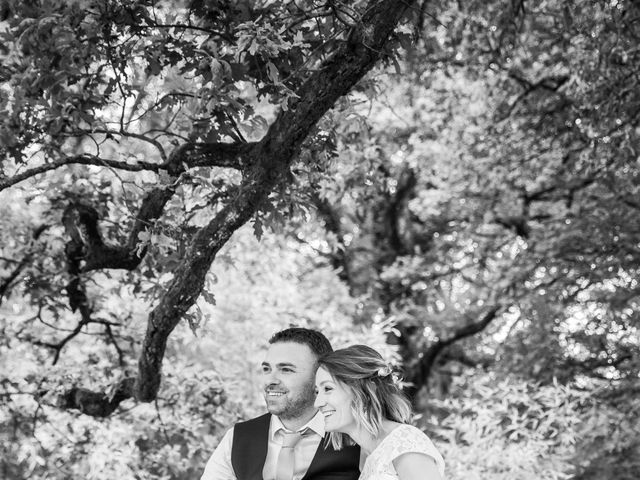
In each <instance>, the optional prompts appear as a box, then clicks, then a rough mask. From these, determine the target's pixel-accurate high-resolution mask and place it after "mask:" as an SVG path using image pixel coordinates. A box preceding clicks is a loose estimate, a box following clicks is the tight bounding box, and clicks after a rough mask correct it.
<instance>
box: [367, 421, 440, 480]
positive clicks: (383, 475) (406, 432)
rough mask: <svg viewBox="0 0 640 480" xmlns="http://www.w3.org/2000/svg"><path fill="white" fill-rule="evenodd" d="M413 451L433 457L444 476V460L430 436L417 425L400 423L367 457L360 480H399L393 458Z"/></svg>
mask: <svg viewBox="0 0 640 480" xmlns="http://www.w3.org/2000/svg"><path fill="white" fill-rule="evenodd" d="M411 452H417V453H424V454H425V455H428V456H430V457H431V458H433V459H434V460H435V462H436V464H437V465H438V470H440V475H441V476H442V477H443V478H444V460H443V458H442V455H440V453H439V452H438V450H436V447H435V446H434V445H433V443H432V442H431V440H429V437H427V436H426V435H425V434H424V433H423V432H422V431H421V430H419V429H418V428H416V427H413V426H411V425H400V426H399V427H396V428H395V429H394V430H392V431H391V433H389V435H387V436H386V437H385V438H384V439H383V440H382V442H380V444H379V445H378V446H377V447H376V448H375V450H373V452H371V454H370V455H369V456H368V457H367V459H366V461H365V463H364V466H363V467H362V473H360V478H359V479H358V480H397V479H398V473H397V472H396V469H395V468H394V467H393V460H394V459H396V458H398V457H399V456H400V455H402V454H403V453H411ZM425 480H429V479H428V478H425Z"/></svg>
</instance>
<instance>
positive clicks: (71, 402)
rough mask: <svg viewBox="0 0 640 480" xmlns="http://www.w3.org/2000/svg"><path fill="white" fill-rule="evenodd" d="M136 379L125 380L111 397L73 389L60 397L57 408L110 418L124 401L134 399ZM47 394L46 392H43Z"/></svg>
mask: <svg viewBox="0 0 640 480" xmlns="http://www.w3.org/2000/svg"><path fill="white" fill-rule="evenodd" d="M134 384H135V379H133V378H125V379H123V380H121V381H120V383H118V385H116V388H115V390H114V392H113V394H111V395H107V394H106V393H103V392H94V391H92V390H88V389H86V388H80V387H72V388H70V389H69V390H67V391H66V392H64V393H62V394H61V395H59V396H58V399H57V402H56V406H57V407H58V408H64V409H74V410H79V411H80V412H82V413H84V414H86V415H90V416H92V417H100V418H104V417H108V416H109V415H111V414H112V413H113V412H114V411H115V409H116V408H118V405H120V403H122V402H123V401H124V400H127V399H129V398H132V397H133V387H134ZM41 393H46V392H41Z"/></svg>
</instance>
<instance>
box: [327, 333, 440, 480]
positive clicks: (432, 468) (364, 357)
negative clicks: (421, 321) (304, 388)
mask: <svg viewBox="0 0 640 480" xmlns="http://www.w3.org/2000/svg"><path fill="white" fill-rule="evenodd" d="M319 363H320V366H319V368H318V372H317V373H316V389H317V392H318V396H317V398H316V403H315V406H316V407H317V408H318V409H319V410H320V411H321V412H322V414H323V415H324V423H325V430H326V431H327V432H331V433H330V438H331V442H332V444H333V447H334V448H335V449H340V448H342V446H343V445H352V444H353V443H357V444H358V445H360V449H361V451H362V452H363V453H364V454H365V455H367V458H366V460H365V462H364V465H361V471H362V473H361V474H360V480H395V479H400V480H418V479H419V480H443V479H444V460H443V459H442V456H441V455H440V454H439V453H438V451H437V450H436V448H435V446H434V445H433V443H432V442H431V440H429V438H428V437H427V436H426V435H425V434H424V433H422V431H420V430H419V429H417V428H415V427H413V426H411V425H408V422H409V419H410V416H411V406H410V404H409V402H408V400H407V399H406V397H405V396H404V395H403V394H402V393H401V392H400V390H399V388H398V386H397V385H396V382H395V379H394V377H393V375H392V374H391V369H390V368H389V367H388V365H387V364H386V363H385V361H384V360H383V358H382V356H381V355H380V354H379V353H378V352H376V351H375V350H374V349H373V348H370V347H367V346H366V345H352V346H350V347H347V348H343V349H341V350H336V351H334V352H332V353H329V354H327V355H325V356H323V357H322V358H321V359H320V362H319Z"/></svg>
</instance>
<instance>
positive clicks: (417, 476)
mask: <svg viewBox="0 0 640 480" xmlns="http://www.w3.org/2000/svg"><path fill="white" fill-rule="evenodd" d="M393 466H394V468H395V469H396V472H398V478H399V479H400V480H444V478H443V477H442V475H440V472H439V471H438V465H437V464H436V461H435V460H434V459H433V457H430V456H429V455H425V454H424V453H417V452H410V453H404V454H402V455H400V456H399V457H396V458H395V459H394V460H393Z"/></svg>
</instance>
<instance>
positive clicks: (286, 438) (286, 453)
mask: <svg viewBox="0 0 640 480" xmlns="http://www.w3.org/2000/svg"><path fill="white" fill-rule="evenodd" d="M302 435H303V433H302V432H292V433H287V432H283V434H282V449H281V450H280V454H279V455H278V463H277V465H276V480H292V478H293V449H294V448H295V446H296V444H297V443H298V442H299V441H300V439H301V438H302Z"/></svg>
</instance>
